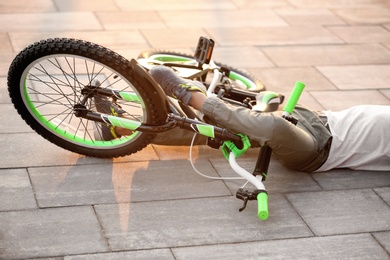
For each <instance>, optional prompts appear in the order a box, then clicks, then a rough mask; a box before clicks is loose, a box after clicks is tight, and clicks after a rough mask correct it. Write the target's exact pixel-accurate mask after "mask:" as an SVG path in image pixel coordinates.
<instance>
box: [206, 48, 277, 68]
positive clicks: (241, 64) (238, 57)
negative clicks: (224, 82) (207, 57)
mask: <svg viewBox="0 0 390 260" xmlns="http://www.w3.org/2000/svg"><path fill="white" fill-rule="evenodd" d="M213 59H214V60H215V61H217V62H221V63H222V64H228V65H229V66H231V67H233V68H236V69H240V70H244V68H245V69H247V68H266V67H274V64H273V63H272V62H271V61H270V60H269V59H268V58H267V56H265V55H264V53H263V52H262V51H261V50H259V48H256V47H249V46H244V47H215V49H214V51H213Z"/></svg>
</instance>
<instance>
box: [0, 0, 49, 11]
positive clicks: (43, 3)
mask: <svg viewBox="0 0 390 260" xmlns="http://www.w3.org/2000/svg"><path fill="white" fill-rule="evenodd" d="M0 6H1V8H0V14H9V13H17V14H19V13H48V12H55V11H56V7H55V5H54V3H53V1H51V0H36V1H26V0H13V1H7V0H0Z"/></svg>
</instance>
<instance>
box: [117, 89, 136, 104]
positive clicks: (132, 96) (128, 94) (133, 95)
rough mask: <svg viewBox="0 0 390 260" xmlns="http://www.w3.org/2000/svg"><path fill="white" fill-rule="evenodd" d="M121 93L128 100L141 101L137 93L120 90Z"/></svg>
mask: <svg viewBox="0 0 390 260" xmlns="http://www.w3.org/2000/svg"><path fill="white" fill-rule="evenodd" d="M119 95H120V96H121V97H122V98H123V99H124V100H126V101H131V102H137V103H139V102H140V100H139V97H138V95H137V94H136V93H131V92H119Z"/></svg>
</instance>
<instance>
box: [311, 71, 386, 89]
mask: <svg viewBox="0 0 390 260" xmlns="http://www.w3.org/2000/svg"><path fill="white" fill-rule="evenodd" d="M317 69H318V70H319V71H320V72H321V73H322V74H324V75H325V76H326V77H327V78H328V79H329V80H330V81H331V82H332V83H333V84H334V85H335V86H336V87H337V88H339V89H343V90H347V89H381V88H390V65H357V66H319V67H317Z"/></svg>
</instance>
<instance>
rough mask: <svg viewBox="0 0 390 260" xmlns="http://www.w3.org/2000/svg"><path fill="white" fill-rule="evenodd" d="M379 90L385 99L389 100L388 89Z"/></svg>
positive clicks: (389, 90)
mask: <svg viewBox="0 0 390 260" xmlns="http://www.w3.org/2000/svg"><path fill="white" fill-rule="evenodd" d="M379 92H380V93H382V94H383V95H384V96H385V97H386V98H387V99H389V100H390V89H384V90H380V91H379Z"/></svg>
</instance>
